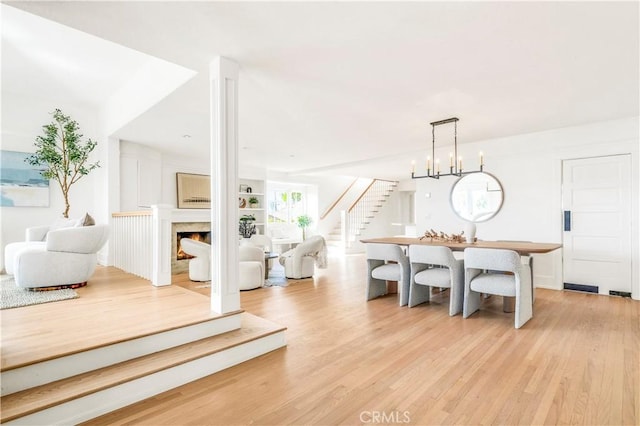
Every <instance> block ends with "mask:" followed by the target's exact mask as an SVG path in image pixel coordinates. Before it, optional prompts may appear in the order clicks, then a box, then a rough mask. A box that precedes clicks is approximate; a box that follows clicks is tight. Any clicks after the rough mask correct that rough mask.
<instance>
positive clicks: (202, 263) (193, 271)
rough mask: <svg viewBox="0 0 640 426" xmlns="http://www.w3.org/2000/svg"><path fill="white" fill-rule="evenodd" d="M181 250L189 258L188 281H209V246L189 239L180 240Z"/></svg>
mask: <svg viewBox="0 0 640 426" xmlns="http://www.w3.org/2000/svg"><path fill="white" fill-rule="evenodd" d="M180 246H181V247H182V250H183V251H184V252H185V253H187V254H188V255H190V256H195V257H194V258H193V259H190V260H189V279H190V280H191V281H211V244H207V243H205V242H204V241H197V240H193V239H191V238H182V239H181V240H180Z"/></svg>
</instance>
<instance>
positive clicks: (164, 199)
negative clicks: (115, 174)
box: [120, 141, 210, 211]
mask: <svg viewBox="0 0 640 426" xmlns="http://www.w3.org/2000/svg"><path fill="white" fill-rule="evenodd" d="M178 172H181V173H195V174H203V175H208V174H209V173H210V168H209V158H208V156H207V157H202V158H200V157H188V156H176V155H166V154H163V153H161V152H160V151H158V150H155V149H153V148H150V147H148V146H145V145H140V144H136V143H132V142H127V141H120V209H121V211H136V210H140V209H144V208H149V207H150V206H151V205H153V204H167V205H171V206H173V207H174V208H175V207H177V204H178V203H177V193H176V190H177V189H176V173H178Z"/></svg>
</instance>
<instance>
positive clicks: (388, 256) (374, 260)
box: [366, 243, 411, 306]
mask: <svg viewBox="0 0 640 426" xmlns="http://www.w3.org/2000/svg"><path fill="white" fill-rule="evenodd" d="M366 248H367V268H368V271H367V300H371V299H375V298H376V297H380V296H384V295H385V294H387V293H388V288H387V281H397V282H398V303H399V304H400V306H405V305H407V303H408V302H409V274H410V272H411V270H410V266H409V258H408V257H407V256H406V255H405V254H404V251H402V248H401V247H400V246H398V245H395V244H378V243H370V244H367V245H366Z"/></svg>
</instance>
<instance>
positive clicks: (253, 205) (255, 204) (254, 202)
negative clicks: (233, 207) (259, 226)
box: [249, 197, 260, 209]
mask: <svg viewBox="0 0 640 426" xmlns="http://www.w3.org/2000/svg"><path fill="white" fill-rule="evenodd" d="M259 204H260V200H258V199H257V198H256V197H249V207H251V208H252V209H257V208H258V205H259Z"/></svg>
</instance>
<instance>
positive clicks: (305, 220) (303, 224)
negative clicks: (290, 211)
mask: <svg viewBox="0 0 640 426" xmlns="http://www.w3.org/2000/svg"><path fill="white" fill-rule="evenodd" d="M296 221H297V223H298V227H299V228H300V229H302V239H303V240H305V239H306V229H307V228H308V227H309V225H311V222H313V220H312V219H311V217H309V216H308V215H306V214H303V215H300V216H298V218H297V219H296Z"/></svg>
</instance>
